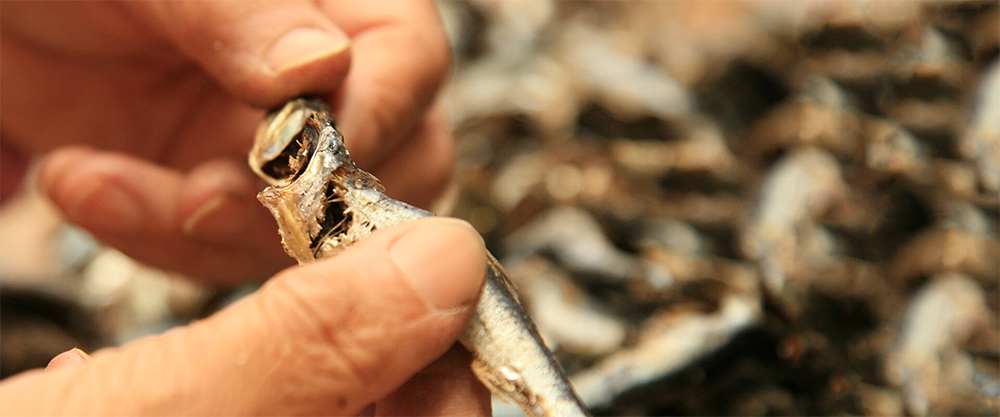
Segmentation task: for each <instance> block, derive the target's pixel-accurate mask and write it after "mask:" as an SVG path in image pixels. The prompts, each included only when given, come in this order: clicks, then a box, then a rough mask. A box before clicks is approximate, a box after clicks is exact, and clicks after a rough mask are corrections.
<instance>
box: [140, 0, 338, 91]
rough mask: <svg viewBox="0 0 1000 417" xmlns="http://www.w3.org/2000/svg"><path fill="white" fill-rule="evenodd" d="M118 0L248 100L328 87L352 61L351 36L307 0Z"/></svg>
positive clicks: (209, 72) (158, 33) (147, 24)
mask: <svg viewBox="0 0 1000 417" xmlns="http://www.w3.org/2000/svg"><path fill="white" fill-rule="evenodd" d="M122 5H123V6H124V7H125V8H126V9H127V10H129V11H131V12H132V13H133V14H134V15H135V16H136V17H138V18H139V20H140V21H142V22H143V23H145V25H146V26H147V27H149V28H150V29H151V30H152V31H153V32H154V33H156V34H157V35H159V36H160V37H162V38H163V39H165V40H166V41H167V42H168V43H170V44H173V45H174V46H175V47H176V48H177V49H179V50H180V52H181V53H182V54H184V55H186V56H187V57H189V58H190V59H192V60H194V61H195V62H197V63H198V64H199V65H200V66H201V67H202V68H203V69H204V70H205V71H206V72H207V73H208V74H210V75H211V76H212V77H213V78H214V79H215V80H216V82H218V83H219V84H220V85H221V86H222V87H223V88H224V89H225V90H226V91H227V92H229V93H230V94H232V95H233V96H236V97H238V98H240V99H242V100H245V101H247V102H249V103H251V104H254V105H258V106H262V107H275V106H277V105H279V104H281V103H282V102H284V101H285V100H288V99H289V98H291V97H295V96H298V95H301V94H305V93H314V94H322V93H332V92H333V91H334V90H335V89H336V88H337V87H338V86H339V85H340V82H341V81H342V80H343V79H344V77H345V76H346V74H347V70H348V67H349V64H350V40H349V38H348V37H347V35H346V34H345V33H344V32H343V31H342V30H341V29H340V28H338V27H337V26H336V25H334V24H333V22H332V21H330V19H328V18H327V17H326V15H325V14H324V13H323V12H322V11H321V10H320V9H319V8H318V7H317V5H316V4H315V2H312V1H308V0H290V1H280V2H275V1H237V2H229V1H223V2H220V1H153V2H123V3H122Z"/></svg>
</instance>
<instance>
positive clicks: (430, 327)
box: [0, 218, 490, 416]
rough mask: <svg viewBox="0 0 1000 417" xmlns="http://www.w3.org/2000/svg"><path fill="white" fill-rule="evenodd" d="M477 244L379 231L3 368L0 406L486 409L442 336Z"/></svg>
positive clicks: (451, 325)
mask: <svg viewBox="0 0 1000 417" xmlns="http://www.w3.org/2000/svg"><path fill="white" fill-rule="evenodd" d="M485 253H486V252H485V248H484V245H483V241H482V238H481V237H479V235H478V234H477V233H476V232H475V230H473V229H472V228H471V227H470V226H469V225H468V224H467V223H464V222H459V221H456V220H449V219H442V218H430V219H424V220H419V221H416V222H412V223H406V224H401V225H398V226H394V227H391V228H387V229H382V230H378V231H376V232H375V233H373V234H372V235H371V237H369V238H368V239H365V240H364V241H361V242H359V243H357V244H356V245H354V246H352V247H351V248H349V249H347V250H346V251H344V252H343V253H342V254H340V255H339V256H337V257H335V258H331V259H327V260H322V261H319V262H316V263H312V264H309V265H305V266H301V267H294V268H290V269H287V270H285V271H283V272H281V273H280V274H278V275H277V276H275V277H274V278H272V279H271V280H269V281H268V282H267V284H266V285H265V286H264V287H263V288H262V289H261V290H260V291H258V292H256V293H254V294H252V295H250V296H248V297H246V298H244V299H243V300H241V301H240V302H238V303H237V304H234V305H232V306H230V307H229V308H228V309H226V310H223V311H222V312H220V313H218V314H216V315H214V316H212V317H210V318H208V319H206V320H203V321H200V322H196V323H194V324H192V325H190V326H187V327H184V328H180V329H177V330H173V331H170V332H167V333H165V334H163V335H160V336H157V337H153V338H149V339H145V340H142V341H139V342H136V343H133V344H131V345H127V346H125V347H122V348H117V349H105V350H102V351H98V352H97V353H96V354H94V356H93V357H92V358H91V359H90V360H89V362H87V361H84V360H83V359H82V358H81V357H80V356H79V354H78V353H77V352H68V353H66V354H64V355H60V356H61V359H62V360H61V361H60V360H54V361H53V363H52V364H51V365H50V366H49V370H47V371H45V372H42V371H40V370H39V371H31V372H27V373H24V374H20V375H18V376H15V377H12V378H9V379H7V380H5V381H4V382H3V383H0V414H3V415H41V414H45V415H56V414H63V415H111V414H120V415H149V414H156V415H233V414H256V415H291V414H308V415H320V414H339V415H355V414H357V413H359V412H361V411H363V410H366V409H368V408H369V406H370V405H374V410H373V411H374V414H375V415H398V414H402V415H413V416H416V415H466V416H469V415H489V414H490V394H489V391H487V390H486V388H485V387H483V386H482V385H481V384H480V383H479V381H477V380H476V378H475V376H474V375H473V374H472V372H471V370H470V369H469V362H470V356H469V354H468V352H466V351H465V350H464V349H462V348H461V347H455V348H452V346H453V344H454V341H455V339H456V338H457V337H458V335H459V333H460V332H461V331H462V329H463V328H464V327H465V324H466V322H467V321H468V319H469V318H470V316H471V313H472V312H473V310H474V307H473V306H474V305H475V302H476V298H477V295H478V294H479V291H480V289H481V286H482V283H483V280H484V277H485V269H484V265H486V254H485ZM449 348H451V350H449ZM446 352H447V353H446ZM442 355H444V356H442ZM67 358H68V359H67ZM439 358H440V359H439ZM74 362H75V363H74ZM428 365H430V366H428ZM369 411H372V410H369Z"/></svg>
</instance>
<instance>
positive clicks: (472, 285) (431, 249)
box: [389, 218, 486, 310]
mask: <svg viewBox="0 0 1000 417" xmlns="http://www.w3.org/2000/svg"><path fill="white" fill-rule="evenodd" d="M423 222H424V224H423V225H420V226H419V227H417V228H416V229H413V230H411V231H409V232H407V233H406V234H405V235H403V237H401V238H400V239H399V240H397V241H396V242H395V243H393V244H392V247H391V248H390V249H389V253H390V256H391V257H392V260H393V262H395V264H396V267H398V268H399V270H400V271H401V272H402V273H403V274H404V275H405V276H406V277H407V278H408V279H409V280H410V281H411V283H412V284H413V286H414V288H416V289H417V291H418V292H419V293H420V294H421V296H422V297H423V298H424V300H425V301H426V302H427V304H428V306H429V307H430V308H431V309H432V310H451V309H454V308H458V307H461V306H464V305H467V304H469V303H470V302H471V301H472V300H475V299H476V296H478V295H479V291H480V289H481V288H482V285H483V279H484V278H485V276H486V246H485V244H484V243H483V238H482V237H481V236H479V233H477V232H476V230H475V229H473V228H472V226H470V225H469V224H468V223H466V222H463V221H460V220H455V219H445V218H435V219H429V220H424V221H423Z"/></svg>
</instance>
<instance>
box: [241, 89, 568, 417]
mask: <svg viewBox="0 0 1000 417" xmlns="http://www.w3.org/2000/svg"><path fill="white" fill-rule="evenodd" d="M249 163H250V167H251V168H252V169H253V170H254V172H256V173H257V174H258V175H259V176H260V177H261V178H263V179H264V180H266V181H267V182H268V183H269V184H270V186H268V187H267V188H266V189H264V191H262V192H261V193H260V194H259V195H258V199H259V200H260V201H261V203H263V204H264V206H265V207H267V208H268V210H270V211H271V214H273V215H274V218H275V219H276V220H277V222H278V230H279V233H280V234H281V238H282V244H283V245H284V247H285V250H286V251H287V252H288V254H289V255H291V256H292V257H293V258H295V259H296V260H298V262H299V263H300V264H302V263H307V262H310V261H313V260H316V259H320V258H325V257H328V256H334V255H336V254H338V253H339V252H341V251H342V250H344V249H346V248H347V247H348V246H350V245H351V244H352V243H354V242H356V241H358V240H360V239H363V238H365V237H366V236H368V235H369V234H371V233H372V232H373V231H374V230H376V229H379V228H384V227H389V226H392V225H394V224H397V223H402V222H407V221H412V220H417V219H420V218H424V217H429V216H433V214H432V213H430V212H428V211H426V210H422V209H419V208H416V207H413V206H411V205H409V204H406V203H403V202H400V201H397V200H394V199H392V198H389V197H388V196H386V195H385V194H384V193H383V188H382V185H381V184H380V183H379V181H378V179H376V178H375V177H374V176H372V175H371V174H369V173H367V172H365V171H363V170H361V169H358V168H357V167H356V166H355V164H354V162H353V161H352V160H351V158H350V155H349V153H348V151H347V148H346V147H345V146H344V140H343V137H342V136H341V134H340V133H339V132H338V131H337V129H336V126H335V124H334V121H333V118H332V116H331V114H330V109H329V108H328V107H327V105H326V104H324V103H323V102H322V101H320V100H318V99H314V98H299V99H295V100H293V101H290V102H289V103H287V104H286V105H285V106H284V107H283V108H281V109H280V110H277V111H274V112H272V113H271V114H270V115H269V116H268V117H267V118H266V119H265V120H264V121H263V122H262V123H261V125H260V127H259V129H258V130H257V134H256V138H255V142H254V147H253V149H252V150H251V151H250V155H249ZM487 263H488V272H487V279H486V282H485V284H484V285H483V289H482V293H481V294H480V298H479V304H478V305H477V306H476V311H475V315H474V316H473V318H472V320H471V321H470V323H469V325H468V326H467V327H466V328H465V330H464V331H463V333H462V335H461V337H460V339H459V340H460V341H461V343H462V344H463V345H465V347H466V348H468V349H469V350H470V351H471V352H472V353H473V357H474V358H473V361H472V370H473V372H475V374H476V375H477V376H478V377H479V379H480V380H481V381H482V382H483V384H485V385H486V386H487V387H489V388H490V390H491V391H492V392H493V393H494V394H496V395H497V396H499V397H501V398H503V399H505V400H507V401H510V402H514V403H515V404H517V405H518V406H520V407H521V409H522V410H524V412H525V413H526V414H527V415H529V416H582V415H587V412H586V409H585V407H584V406H583V404H582V402H581V401H580V399H579V398H578V397H577V395H576V393H575V392H574V391H573V388H572V386H571V385H570V384H569V382H568V381H567V379H566V376H565V375H564V373H563V371H562V368H561V367H560V365H559V364H558V362H556V360H555V358H554V357H553V355H552V352H550V351H549V350H548V349H547V348H546V347H545V344H544V343H543V342H542V340H541V338H540V337H539V335H538V331H537V330H536V329H535V325H534V324H533V323H532V321H531V319H530V318H529V317H528V315H527V314H526V313H525V311H524V309H523V307H522V306H521V304H520V302H519V301H518V299H517V295H516V293H515V292H514V288H513V286H512V283H511V281H510V278H509V277H508V276H507V273H506V272H505V271H504V270H503V268H502V267H501V266H500V263H499V262H497V260H496V259H495V258H494V257H493V256H492V255H489V256H488V257H487Z"/></svg>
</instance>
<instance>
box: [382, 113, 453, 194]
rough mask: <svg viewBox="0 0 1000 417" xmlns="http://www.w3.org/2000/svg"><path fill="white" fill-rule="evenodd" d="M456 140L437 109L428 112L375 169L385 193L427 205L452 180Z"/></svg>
mask: <svg viewBox="0 0 1000 417" xmlns="http://www.w3.org/2000/svg"><path fill="white" fill-rule="evenodd" d="M454 160H455V143H454V140H453V138H452V136H451V131H450V130H449V129H448V126H447V124H446V122H445V120H444V117H443V115H442V114H441V112H440V111H438V109H435V110H432V111H431V112H428V113H427V115H426V116H425V117H424V120H423V121H421V123H420V124H419V125H418V126H417V129H416V132H415V133H414V135H413V137H412V138H410V139H409V140H407V141H406V142H404V143H403V144H401V146H400V147H399V148H397V149H396V150H395V151H394V152H393V153H392V154H391V155H389V157H388V159H386V160H385V161H384V162H383V163H382V164H381V166H379V167H378V168H375V170H374V173H375V175H376V176H378V178H379V179H380V180H381V181H382V183H383V184H385V187H386V193H387V194H389V195H390V196H392V197H393V198H396V199H398V200H402V201H406V202H408V203H410V204H413V205H415V206H417V207H424V208H427V207H430V205H431V203H432V202H433V201H434V198H436V197H437V196H438V195H439V194H441V192H442V191H444V189H445V187H446V186H447V185H448V182H449V181H450V180H451V172H452V168H453V161H454Z"/></svg>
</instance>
